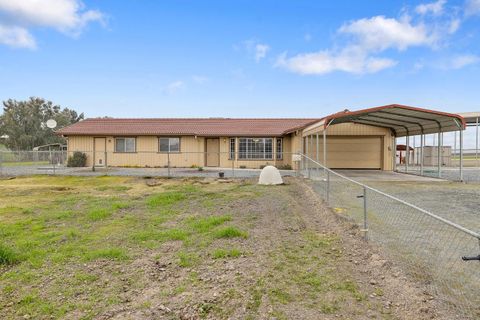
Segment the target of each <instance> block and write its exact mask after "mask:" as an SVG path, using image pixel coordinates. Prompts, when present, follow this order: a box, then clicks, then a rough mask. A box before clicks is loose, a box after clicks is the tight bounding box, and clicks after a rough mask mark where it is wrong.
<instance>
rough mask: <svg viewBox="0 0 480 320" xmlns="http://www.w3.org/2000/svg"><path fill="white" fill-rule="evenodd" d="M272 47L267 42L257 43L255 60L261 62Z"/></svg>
mask: <svg viewBox="0 0 480 320" xmlns="http://www.w3.org/2000/svg"><path fill="white" fill-rule="evenodd" d="M268 50H270V47H269V46H268V45H266V44H261V43H257V44H256V45H255V61H257V62H259V61H260V60H262V59H263V58H265V57H266V56H267V52H268Z"/></svg>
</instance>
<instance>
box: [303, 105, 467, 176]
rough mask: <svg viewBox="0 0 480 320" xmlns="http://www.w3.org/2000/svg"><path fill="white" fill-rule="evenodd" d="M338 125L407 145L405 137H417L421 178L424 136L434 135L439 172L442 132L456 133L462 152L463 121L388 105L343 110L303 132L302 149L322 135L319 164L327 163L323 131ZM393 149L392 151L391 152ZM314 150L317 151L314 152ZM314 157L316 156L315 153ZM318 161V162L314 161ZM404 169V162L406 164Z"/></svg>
mask: <svg viewBox="0 0 480 320" xmlns="http://www.w3.org/2000/svg"><path fill="white" fill-rule="evenodd" d="M341 123H358V124H363V125H368V126H374V127H382V128H387V129H389V130H391V132H392V135H393V136H394V137H395V138H399V137H406V142H407V143H406V144H407V145H409V136H412V135H420V136H421V137H422V138H421V147H420V148H421V157H422V161H421V169H420V174H422V175H423V146H424V141H425V135H426V134H435V133H436V134H438V142H439V143H438V146H439V147H438V170H439V175H440V170H441V157H442V155H441V152H440V150H441V147H442V134H443V133H444V132H452V131H460V148H461V150H462V149H463V130H465V128H466V122H465V119H464V118H463V117H462V116H460V115H458V114H452V113H446V112H440V111H435V110H428V109H422V108H416V107H410V106H405V105H399V104H391V105H386V106H381V107H375V108H370V109H363V110H358V111H349V110H345V111H342V112H339V113H335V114H332V115H330V116H327V117H325V118H324V119H322V120H321V121H320V122H318V123H317V124H314V125H311V126H310V127H307V128H305V130H304V138H305V146H306V148H307V149H308V146H309V141H310V144H311V143H313V138H314V137H316V141H317V144H318V141H319V140H318V136H319V134H322V135H323V164H324V166H326V167H328V163H327V130H328V128H329V127H330V126H332V125H335V124H341ZM395 149H396V148H395V147H394V148H393V150H395ZM317 150H318V148H317ZM317 154H318V152H317ZM393 154H394V156H393V159H392V161H393V168H394V170H395V169H396V168H395V167H396V161H395V152H393ZM460 154H461V155H460V178H461V179H463V175H462V171H463V168H462V167H463V157H462V152H460ZM317 160H319V159H317ZM406 166H407V168H408V161H407V163H406Z"/></svg>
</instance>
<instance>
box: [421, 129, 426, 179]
mask: <svg viewBox="0 0 480 320" xmlns="http://www.w3.org/2000/svg"><path fill="white" fill-rule="evenodd" d="M424 143H425V135H424V134H423V133H422V135H421V136H420V175H421V176H423V146H424Z"/></svg>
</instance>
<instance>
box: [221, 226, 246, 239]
mask: <svg viewBox="0 0 480 320" xmlns="http://www.w3.org/2000/svg"><path fill="white" fill-rule="evenodd" d="M214 237H215V238H217V239H230V238H244V239H246V238H248V233H247V232H245V231H242V230H240V229H238V228H236V227H232V226H229V227H224V228H221V229H218V230H217V231H215V233H214Z"/></svg>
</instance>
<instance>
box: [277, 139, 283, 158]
mask: <svg viewBox="0 0 480 320" xmlns="http://www.w3.org/2000/svg"><path fill="white" fill-rule="evenodd" d="M279 142H280V144H279ZM279 146H280V151H278V147H279ZM275 159H277V160H283V138H281V137H280V138H275Z"/></svg>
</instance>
